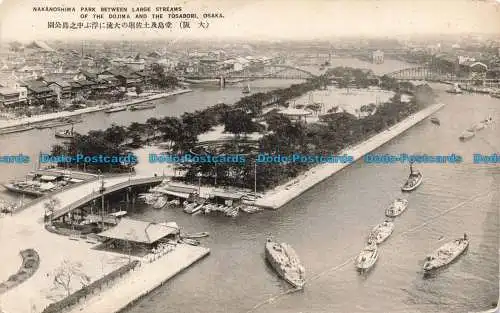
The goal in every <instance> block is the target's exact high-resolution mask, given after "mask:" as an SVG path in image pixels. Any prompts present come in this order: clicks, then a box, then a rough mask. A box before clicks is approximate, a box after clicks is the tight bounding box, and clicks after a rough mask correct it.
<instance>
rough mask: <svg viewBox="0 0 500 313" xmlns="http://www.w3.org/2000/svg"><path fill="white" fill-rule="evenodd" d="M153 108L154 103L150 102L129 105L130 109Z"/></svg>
mask: <svg viewBox="0 0 500 313" xmlns="http://www.w3.org/2000/svg"><path fill="white" fill-rule="evenodd" d="M154 108H156V104H152V103H145V104H135V105H132V106H130V111H137V110H148V109H154Z"/></svg>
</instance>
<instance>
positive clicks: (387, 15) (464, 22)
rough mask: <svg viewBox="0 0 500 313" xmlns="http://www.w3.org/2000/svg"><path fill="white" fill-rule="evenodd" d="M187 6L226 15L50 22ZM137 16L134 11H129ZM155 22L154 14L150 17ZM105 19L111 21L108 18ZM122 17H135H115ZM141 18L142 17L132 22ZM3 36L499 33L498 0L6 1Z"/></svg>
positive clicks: (0, 4)
mask: <svg viewBox="0 0 500 313" xmlns="http://www.w3.org/2000/svg"><path fill="white" fill-rule="evenodd" d="M78 3H85V5H86V6H95V7H97V9H98V10H99V8H100V7H102V6H126V7H128V8H129V9H131V8H132V7H134V6H138V5H137V3H140V4H139V5H140V6H150V7H153V9H154V7H156V6H171V7H172V6H181V7H182V8H183V12H184V13H197V14H198V15H199V16H200V15H201V14H202V13H203V12H219V13H222V14H224V16H225V18H224V19H214V20H209V23H210V24H209V25H208V28H207V29H203V28H199V22H198V21H194V20H193V21H191V29H190V30H180V29H179V22H180V20H171V21H172V22H173V25H174V26H173V27H174V28H175V29H173V30H172V31H167V30H152V29H149V30H142V31H138V30H135V31H130V30H127V31H123V30H97V31H96V30H81V31H73V30H67V29H64V30H60V29H59V30H54V29H48V28H47V22H48V21H49V20H54V21H55V20H59V21H61V22H62V21H68V22H79V21H83V22H87V21H89V22H92V21H95V20H92V19H87V20H82V19H80V17H79V16H80V13H81V12H80V6H81V5H79V4H78ZM33 6H65V7H75V9H76V10H77V12H76V13H69V12H66V13H61V12H59V13H54V14H51V13H47V12H33ZM130 14H131V15H133V14H132V13H130ZM149 20H150V19H149ZM104 21H108V20H107V19H106V20H104ZM114 21H119V22H120V23H121V22H123V21H129V20H114ZM134 21H140V20H134ZM0 23H1V24H0V36H1V37H0V38H1V39H3V40H11V39H17V40H31V39H35V38H37V39H65V38H72V39H81V38H96V39H99V38H100V39H109V38H115V39H120V38H123V37H126V38H130V39H136V38H143V39H148V38H151V39H156V38H158V39H160V38H174V39H175V38H181V37H185V38H196V37H202V38H203V37H204V38H206V37H211V38H217V37H218V38H228V37H229V38H237V37H240V38H248V39H259V38H260V39H281V38H283V39H292V38H296V39H307V38H322V37H323V38H324V37H333V36H355V35H364V36H397V35H403V34H436V33H442V34H457V33H464V32H477V33H490V34H491V33H500V1H497V0H486V1H478V0H476V1H473V0H366V1H365V0H191V1H189V0H187V1H177V2H175V1H166V0H164V1H160V0H144V1H140V2H136V1H132V0H87V1H83V0H80V1H76V0H50V1H41V0H0Z"/></svg>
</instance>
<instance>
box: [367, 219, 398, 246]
mask: <svg viewBox="0 0 500 313" xmlns="http://www.w3.org/2000/svg"><path fill="white" fill-rule="evenodd" d="M393 231H394V223H393V222H390V221H384V222H383V223H380V224H378V225H377V226H375V227H374V228H373V229H372V231H371V233H370V235H369V236H368V243H376V244H381V243H382V242H384V241H385V240H386V239H387V238H389V236H390V235H391V234H392V232H393Z"/></svg>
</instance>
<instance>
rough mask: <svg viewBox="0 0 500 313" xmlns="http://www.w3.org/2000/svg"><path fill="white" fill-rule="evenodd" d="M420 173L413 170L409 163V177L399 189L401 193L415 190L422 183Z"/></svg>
mask: <svg viewBox="0 0 500 313" xmlns="http://www.w3.org/2000/svg"><path fill="white" fill-rule="evenodd" d="M422 178H423V177H422V173H420V172H419V171H414V170H413V164H412V163H410V176H408V179H407V180H406V183H405V184H404V185H403V187H401V190H402V191H412V190H415V189H417V187H418V186H420V184H421V183H422Z"/></svg>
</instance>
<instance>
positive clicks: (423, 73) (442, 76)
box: [386, 66, 500, 86]
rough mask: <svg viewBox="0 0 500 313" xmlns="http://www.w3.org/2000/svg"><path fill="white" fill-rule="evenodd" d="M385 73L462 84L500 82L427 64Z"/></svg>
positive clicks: (407, 77)
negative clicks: (458, 74)
mask: <svg viewBox="0 0 500 313" xmlns="http://www.w3.org/2000/svg"><path fill="white" fill-rule="evenodd" d="M386 75H387V76H389V77H392V78H395V79H397V80H426V81H441V82H454V83H464V84H475V83H478V82H480V83H482V84H483V85H488V86H489V85H494V84H498V83H500V81H499V80H498V79H486V78H485V76H475V77H459V76H457V75H455V74H454V73H450V72H447V71H444V70H441V69H439V68H433V67H428V66H419V67H411V68H405V69H402V70H398V71H394V72H391V73H388V74H386Z"/></svg>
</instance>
